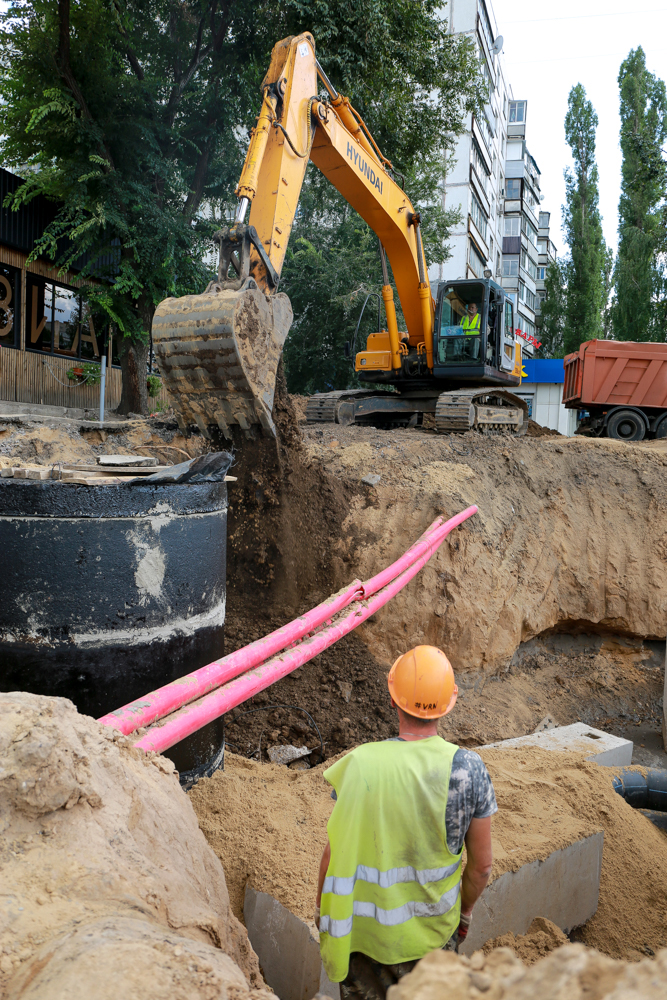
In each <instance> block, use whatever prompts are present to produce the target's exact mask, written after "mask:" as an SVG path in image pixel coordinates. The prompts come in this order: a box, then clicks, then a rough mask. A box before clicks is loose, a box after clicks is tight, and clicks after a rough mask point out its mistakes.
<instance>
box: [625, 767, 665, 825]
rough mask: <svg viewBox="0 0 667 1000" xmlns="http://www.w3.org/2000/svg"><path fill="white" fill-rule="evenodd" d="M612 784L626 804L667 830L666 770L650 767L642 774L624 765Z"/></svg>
mask: <svg viewBox="0 0 667 1000" xmlns="http://www.w3.org/2000/svg"><path fill="white" fill-rule="evenodd" d="M612 784H613V786H614V791H616V792H618V794H619V795H622V796H623V798H624V799H625V801H626V802H627V803H628V805H630V806H632V808H633V809H638V810H639V811H640V812H641V813H643V814H644V816H646V818H647V819H650V820H651V822H652V823H653V824H654V825H655V826H657V827H659V828H660V829H661V830H667V771H663V770H661V769H659V768H657V767H652V768H649V770H648V771H647V772H646V775H643V774H642V773H641V771H633V770H632V769H631V768H629V767H626V768H624V769H623V770H622V771H621V773H620V774H619V775H617V777H615V778H614V780H613V782H612Z"/></svg>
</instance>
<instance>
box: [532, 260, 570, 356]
mask: <svg viewBox="0 0 667 1000" xmlns="http://www.w3.org/2000/svg"><path fill="white" fill-rule="evenodd" d="M566 290H567V285H566V281H565V267H564V265H563V263H562V262H561V261H559V260H552V261H551V262H550V264H549V266H548V268H547V271H546V274H545V276H544V291H545V293H546V294H545V297H544V299H543V300H542V304H541V307H540V329H539V339H540V341H541V342H542V346H541V347H540V355H541V356H542V357H543V358H562V357H563V356H564V354H565V349H564V338H563V333H564V328H565V314H566Z"/></svg>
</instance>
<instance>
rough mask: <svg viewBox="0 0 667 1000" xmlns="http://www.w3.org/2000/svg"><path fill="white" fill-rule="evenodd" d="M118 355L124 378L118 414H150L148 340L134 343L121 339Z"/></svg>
mask: <svg viewBox="0 0 667 1000" xmlns="http://www.w3.org/2000/svg"><path fill="white" fill-rule="evenodd" d="M118 355H119V358H120V368H121V373H122V378H123V388H122V392H121V396H120V403H119V404H118V409H117V410H116V412H117V413H120V414H123V415H126V414H128V413H141V414H144V413H148V389H147V386H146V377H147V374H148V340H145V341H144V340H142V341H138V342H137V341H132V340H131V339H130V337H122V338H119V341H118Z"/></svg>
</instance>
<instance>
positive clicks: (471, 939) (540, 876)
mask: <svg viewBox="0 0 667 1000" xmlns="http://www.w3.org/2000/svg"><path fill="white" fill-rule="evenodd" d="M603 844H604V833H603V832H602V831H600V832H599V833H594V834H592V835H591V836H590V837H585V838H584V839H583V840H577V841H575V843H574V844H570V846H569V847H565V848H563V850H560V851H554V852H553V854H550V855H549V857H548V858H547V859H546V860H545V861H533V862H531V863H530V864H527V865H522V867H521V868H519V869H518V871H515V872H506V873H505V874H504V875H500V876H499V877H498V878H497V879H494V880H493V882H492V883H491V885H489V886H488V887H487V888H486V889H485V890H484V892H483V893H482V895H481V897H480V898H479V900H478V901H477V904H476V906H475V909H474V911H473V920H472V924H471V925H470V930H469V932H468V937H467V938H466V941H465V944H464V945H463V946H462V947H461V953H462V954H464V955H470V954H472V952H473V951H476V950H477V949H478V948H481V947H482V945H484V944H485V943H486V942H487V941H490V940H491V939H492V938H495V937H499V936H500V935H501V934H507V933H508V932H510V931H512V933H514V934H525V933H526V931H527V930H528V928H529V927H530V925H531V923H532V922H533V920H534V919H535V917H546V918H547V920H551V921H552V922H553V923H554V924H556V926H558V927H560V928H561V930H563V931H565V933H566V934H567V933H569V932H570V931H571V930H572V928H573V927H580V926H581V925H582V924H584V923H586V921H587V920H589V919H590V918H591V917H592V916H593V914H594V913H595V911H596V910H597V908H598V896H599V894H600V869H601V867H602V848H603Z"/></svg>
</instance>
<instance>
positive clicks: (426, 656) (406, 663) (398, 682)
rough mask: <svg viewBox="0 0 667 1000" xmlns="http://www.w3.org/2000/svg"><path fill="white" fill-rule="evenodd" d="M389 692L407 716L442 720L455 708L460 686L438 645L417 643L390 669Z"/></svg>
mask: <svg viewBox="0 0 667 1000" xmlns="http://www.w3.org/2000/svg"><path fill="white" fill-rule="evenodd" d="M388 685H389V693H390V695H391V697H392V698H393V700H394V701H395V703H396V704H397V705H398V707H399V708H401V709H402V710H403V711H404V712H407V714H408V715H414V716H416V717H417V718H419V719H439V718H440V717H441V716H443V715H447V713H448V712H451V710H452V709H453V708H454V705H455V704H456V697H457V695H458V693H459V689H458V688H457V686H456V682H455V680H454V671H453V670H452V665H451V663H450V662H449V660H448V659H447V657H446V656H445V654H444V653H443V652H442V650H441V649H438V648H437V646H415V648H414V649H411V650H410V652H409V653H403V655H402V656H399V658H398V659H397V660H396V662H395V663H394V665H393V667H392V668H391V670H390V671H389V677H388Z"/></svg>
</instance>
